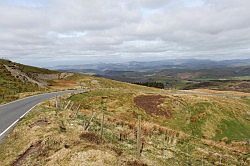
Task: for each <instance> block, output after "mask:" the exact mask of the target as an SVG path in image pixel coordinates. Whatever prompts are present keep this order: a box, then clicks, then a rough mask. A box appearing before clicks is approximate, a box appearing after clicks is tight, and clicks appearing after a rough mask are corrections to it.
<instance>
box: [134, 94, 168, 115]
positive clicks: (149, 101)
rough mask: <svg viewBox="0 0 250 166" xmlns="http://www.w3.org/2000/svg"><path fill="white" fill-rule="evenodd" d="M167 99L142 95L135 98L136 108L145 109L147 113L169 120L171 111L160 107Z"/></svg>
mask: <svg viewBox="0 0 250 166" xmlns="http://www.w3.org/2000/svg"><path fill="white" fill-rule="evenodd" d="M164 99H165V97H164V96H161V95H141V96H137V97H135V98H134V102H135V104H136V106H138V107H140V108H142V109H144V110H145V111H146V113H148V114H151V115H157V116H164V117H167V118H169V117H170V116H171V112H170V110H167V109H166V108H163V107H160V104H162V103H163V102H164Z"/></svg>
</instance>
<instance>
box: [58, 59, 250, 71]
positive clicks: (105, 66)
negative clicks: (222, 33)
mask: <svg viewBox="0 0 250 166" xmlns="http://www.w3.org/2000/svg"><path fill="white" fill-rule="evenodd" d="M236 66H237V67H239V66H250V59H236V60H223V61H212V60H199V59H170V60H161V61H150V62H136V61H132V62H127V63H98V64H85V65H63V66H56V67H53V69H57V70H67V71H73V70H74V71H78V72H85V71H87V72H88V71H89V70H92V72H95V73H96V74H101V73H102V72H103V71H138V72H139V71H150V70H155V71H159V70H162V69H208V68H221V67H236Z"/></svg>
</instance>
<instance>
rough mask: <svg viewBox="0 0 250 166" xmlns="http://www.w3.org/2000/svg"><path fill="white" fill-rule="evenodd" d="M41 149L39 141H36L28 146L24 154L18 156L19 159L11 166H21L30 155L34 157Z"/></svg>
mask: <svg viewBox="0 0 250 166" xmlns="http://www.w3.org/2000/svg"><path fill="white" fill-rule="evenodd" d="M41 148H42V144H41V141H38V142H36V143H34V144H32V145H30V147H29V148H28V149H27V150H26V151H25V152H24V153H22V154H21V155H19V157H18V158H17V159H16V160H15V161H14V162H13V163H12V166H19V165H23V164H24V163H25V161H26V159H28V158H29V157H30V156H31V155H34V154H35V153H36V152H39V151H40V150H41Z"/></svg>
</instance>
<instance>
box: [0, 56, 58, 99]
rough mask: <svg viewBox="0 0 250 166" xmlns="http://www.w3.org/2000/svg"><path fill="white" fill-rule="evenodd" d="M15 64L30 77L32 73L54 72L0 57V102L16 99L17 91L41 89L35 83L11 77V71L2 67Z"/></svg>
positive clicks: (17, 96)
mask: <svg viewBox="0 0 250 166" xmlns="http://www.w3.org/2000/svg"><path fill="white" fill-rule="evenodd" d="M4 65H7V66H13V65H16V66H18V67H19V69H20V70H21V71H22V72H24V73H26V74H27V75H29V76H30V77H32V74H33V73H36V74H55V73H58V72H56V71H51V70H48V69H42V68H37V67H32V66H27V65H22V64H19V63H14V62H11V61H8V60H3V59H0V103H3V102H9V101H12V100H15V99H18V98H19V97H20V95H18V94H19V93H24V92H36V91H39V90H41V89H39V87H38V86H37V85H36V84H33V83H29V82H22V81H21V80H19V79H17V78H15V77H13V76H12V75H11V73H10V72H9V71H8V70H7V69H6V68H5V67H4Z"/></svg>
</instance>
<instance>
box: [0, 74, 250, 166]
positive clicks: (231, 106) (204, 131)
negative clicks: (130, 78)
mask: <svg viewBox="0 0 250 166" xmlns="http://www.w3.org/2000/svg"><path fill="white" fill-rule="evenodd" d="M66 81H68V82H67V83H68V85H69V86H71V85H75V86H76V85H77V83H76V82H78V83H79V82H82V83H84V84H85V86H86V87H88V88H90V89H92V90H91V91H89V92H87V93H83V94H77V95H72V96H68V97H64V98H63V99H62V101H64V102H65V103H67V102H68V101H73V102H74V106H73V109H72V110H69V109H68V110H58V109H56V108H55V107H54V106H53V105H54V104H55V103H54V101H53V100H52V101H49V102H47V103H44V104H43V105H41V106H39V107H38V108H37V109H36V110H35V111H33V112H31V113H30V114H29V115H28V116H27V117H26V118H24V119H23V120H22V121H21V122H20V123H19V125H18V126H17V127H16V128H15V129H14V131H13V132H12V133H11V134H10V135H9V137H8V138H7V139H6V140H5V142H4V144H2V145H1V147H0V158H3V159H5V160H3V161H0V165H9V164H11V163H13V162H14V161H16V162H19V164H20V163H22V164H28V165H32V164H40V165H54V164H58V165H77V163H79V162H80V163H86V164H87V165H88V164H91V163H92V164H93V163H95V164H97V165H98V163H99V165H100V162H101V163H102V165H105V164H106V165H133V164H134V165H138V163H136V162H141V163H145V164H147V165H185V164H190V163H192V164H194V165H201V163H202V162H203V163H206V164H207V165H217V164H218V162H219V160H220V158H221V161H222V163H223V164H226V163H227V164H229V165H230V164H234V165H238V164H239V163H242V164H243V165H244V164H245V165H247V162H246V160H247V158H248V162H249V156H248V155H247V153H249V147H248V145H247V144H246V140H247V139H249V138H250V133H249V131H250V125H249V118H250V117H249V110H250V101H249V99H240V98H236V99H235V98H224V97H215V96H201V95H187V94H185V95H184V94H183V95H181V94H178V95H167V94H165V95H163V96H165V99H164V102H163V103H162V104H161V105H160V106H159V107H161V108H164V109H166V110H168V111H171V117H170V118H165V117H162V116H156V115H151V114H148V113H146V112H145V111H144V110H142V109H141V108H139V107H137V106H136V105H135V103H134V97H136V96H139V95H149V93H150V94H151V95H152V94H157V93H160V92H164V91H163V90H158V89H153V88H147V87H142V86H138V85H131V84H126V83H121V82H117V81H111V80H107V79H103V78H95V77H90V76H80V75H74V76H73V77H70V78H68V80H66ZM64 83H65V80H61V81H57V82H53V84H54V86H58V88H59V87H60V86H63V84H64ZM74 83H75V84H74ZM103 96H107V97H108V98H107V112H105V125H104V142H103V143H101V140H100V122H101V115H102V114H101V108H102V104H101V102H102V99H101V98H102V97H103ZM79 104H81V107H80V111H79V112H76V108H77V107H78V105H79ZM94 112H95V113H96V116H94V119H93V121H92V123H91V125H90V128H89V131H84V129H83V128H84V127H83V126H84V124H85V123H86V122H88V121H89V120H90V119H91V117H92V115H93V113H94ZM138 115H141V116H142V135H143V142H144V149H143V153H142V157H141V161H137V160H136V158H135V151H136V149H135V147H136V137H135V131H136V122H137V116H138ZM24 131H29V132H25V134H23V132H24ZM121 135H126V139H123V140H120V136H121ZM31 145H33V146H32V147H31ZM31 152H32V153H31ZM248 164H249V163H248Z"/></svg>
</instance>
